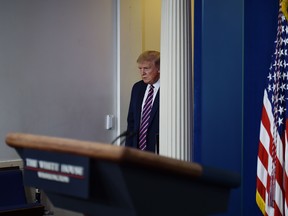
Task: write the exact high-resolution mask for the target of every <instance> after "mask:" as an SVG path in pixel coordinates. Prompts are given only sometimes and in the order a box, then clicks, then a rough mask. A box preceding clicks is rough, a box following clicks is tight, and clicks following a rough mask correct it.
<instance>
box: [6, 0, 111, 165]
mask: <svg viewBox="0 0 288 216" xmlns="http://www.w3.org/2000/svg"><path fill="white" fill-rule="evenodd" d="M0 31H1V33H0V140H1V146H0V161H3V160H11V159H14V158H17V155H16V153H15V151H14V150H13V149H10V148H8V147H7V146H6V145H5V143H4V139H5V136H6V134H7V133H8V132H11V131H17V132H25V133H36V134H44V135H51V136H61V137H69V138H76V139H83V140H96V141H100V142H111V140H112V138H114V137H115V135H116V130H115V129H116V128H114V129H113V130H111V131H107V130H105V129H104V123H105V119H104V117H105V115H106V114H114V115H115V116H116V36H117V35H116V0H97V1H94V0H81V1H78V0H61V1H59V0H49V1H46V0H1V1H0Z"/></svg>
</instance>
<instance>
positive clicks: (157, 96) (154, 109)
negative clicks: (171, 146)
mask: <svg viewBox="0 0 288 216" xmlns="http://www.w3.org/2000/svg"><path fill="white" fill-rule="evenodd" d="M159 94H160V89H158V92H157V95H156V97H155V99H154V102H153V107H152V110H151V114H150V118H149V125H150V124H151V122H152V120H153V118H154V116H155V113H156V112H157V111H158V109H159ZM148 127H149V126H148Z"/></svg>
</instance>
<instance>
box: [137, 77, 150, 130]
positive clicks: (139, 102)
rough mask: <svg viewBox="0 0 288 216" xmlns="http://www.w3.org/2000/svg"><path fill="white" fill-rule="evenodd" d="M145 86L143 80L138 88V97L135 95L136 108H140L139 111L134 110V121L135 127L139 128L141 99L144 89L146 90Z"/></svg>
mask: <svg viewBox="0 0 288 216" xmlns="http://www.w3.org/2000/svg"><path fill="white" fill-rule="evenodd" d="M146 87H147V84H145V83H144V82H143V85H141V87H140V89H139V94H138V97H137V102H136V107H137V109H138V110H140V112H136V113H137V117H136V118H137V121H136V122H135V123H136V125H135V126H136V127H137V128H139V127H140V122H141V112H142V101H143V99H144V95H145V91H146Z"/></svg>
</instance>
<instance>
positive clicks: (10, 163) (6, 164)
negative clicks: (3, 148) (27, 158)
mask: <svg viewBox="0 0 288 216" xmlns="http://www.w3.org/2000/svg"><path fill="white" fill-rule="evenodd" d="M13 166H19V167H20V168H21V169H22V168H23V161H22V160H21V159H16V160H7V161H0V168H4V167H13Z"/></svg>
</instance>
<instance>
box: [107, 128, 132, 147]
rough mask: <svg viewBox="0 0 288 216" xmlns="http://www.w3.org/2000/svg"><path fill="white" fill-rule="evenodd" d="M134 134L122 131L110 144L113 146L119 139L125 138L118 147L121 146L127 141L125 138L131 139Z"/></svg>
mask: <svg viewBox="0 0 288 216" xmlns="http://www.w3.org/2000/svg"><path fill="white" fill-rule="evenodd" d="M135 134H136V132H130V131H128V130H127V131H124V132H123V133H121V134H120V135H119V136H117V137H116V138H115V139H114V140H113V141H112V142H111V144H114V143H115V142H116V141H117V140H118V139H119V138H121V137H125V139H123V140H122V141H121V142H120V145H122V144H123V142H124V141H125V140H126V139H127V138H129V137H131V136H134V135H135Z"/></svg>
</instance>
